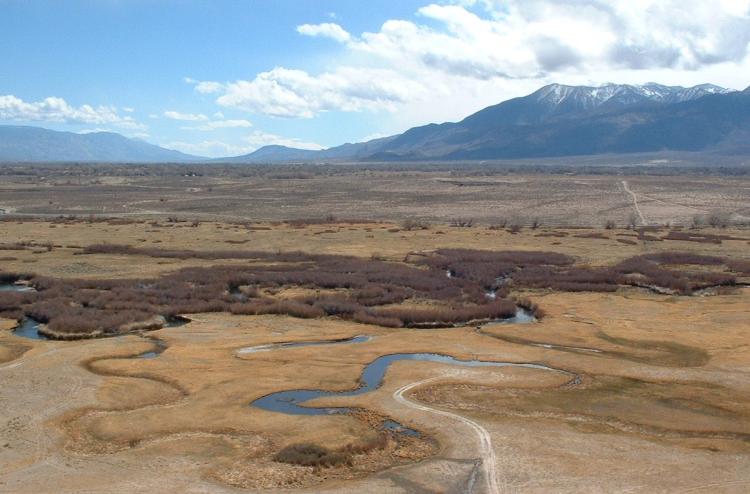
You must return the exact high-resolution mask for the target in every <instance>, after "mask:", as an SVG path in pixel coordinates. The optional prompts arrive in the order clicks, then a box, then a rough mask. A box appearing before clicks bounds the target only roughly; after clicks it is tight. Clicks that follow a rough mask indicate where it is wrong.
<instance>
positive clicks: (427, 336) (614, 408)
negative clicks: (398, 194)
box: [0, 181, 750, 494]
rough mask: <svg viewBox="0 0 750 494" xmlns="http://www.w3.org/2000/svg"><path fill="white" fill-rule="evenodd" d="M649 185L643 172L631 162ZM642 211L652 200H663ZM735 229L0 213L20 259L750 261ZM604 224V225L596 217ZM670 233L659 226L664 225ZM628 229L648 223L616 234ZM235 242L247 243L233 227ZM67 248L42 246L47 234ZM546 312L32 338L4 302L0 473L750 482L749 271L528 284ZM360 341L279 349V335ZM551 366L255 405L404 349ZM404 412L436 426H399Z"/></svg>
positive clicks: (243, 322)
mask: <svg viewBox="0 0 750 494" xmlns="http://www.w3.org/2000/svg"><path fill="white" fill-rule="evenodd" d="M629 185H630V188H631V189H633V190H637V189H636V187H635V185H634V184H633V183H631V182H630V181H629ZM644 214H645V213H644ZM701 231H702V232H703V233H713V234H716V235H719V234H721V235H725V236H729V237H732V239H729V240H726V239H725V240H722V241H721V242H720V243H718V244H717V243H700V242H694V241H679V240H660V241H648V240H643V239H637V238H635V237H634V235H635V234H634V233H633V232H632V231H625V230H611V231H610V230H607V231H605V230H603V229H602V228H599V229H568V230H566V229H561V228H547V227H543V228H540V229H538V230H531V229H524V230H522V231H521V232H520V233H516V234H511V233H509V232H507V231H506V230H502V229H501V230H490V229H488V228H486V227H474V228H452V227H449V226H447V225H440V226H433V227H432V228H430V229H428V230H415V231H406V230H403V229H401V228H400V227H399V226H398V225H396V224H392V223H371V224H352V223H347V224H341V223H335V222H331V223H327V224H322V225H297V226H294V225H288V224H280V225H279V224H269V223H258V224H254V225H253V227H252V228H247V227H246V226H244V225H240V224H232V223H221V222H202V223H200V224H198V225H194V226H193V225H192V224H190V223H179V222H176V223H174V222H173V223H168V222H166V221H162V222H160V223H158V224H156V225H155V224H152V223H150V222H148V221H137V222H132V223H126V224H122V223H118V222H116V221H112V222H86V221H67V222H62V221H60V222H49V221H20V222H15V221H14V222H2V223H0V235H1V236H2V238H3V243H4V244H5V245H6V247H8V246H10V245H11V244H18V245H20V244H23V245H22V247H23V248H20V247H17V248H14V249H13V250H8V249H6V250H2V251H1V252H0V256H2V257H3V260H2V261H0V262H1V264H0V267H1V268H2V270H3V271H29V272H34V273H37V274H40V275H47V276H54V277H59V278H78V277H87V278H103V279H107V278H127V277H137V278H147V277H156V276H159V275H160V274H163V273H168V272H171V271H174V270H175V269H178V268H180V267H187V266H211V265H216V264H222V265H226V264H234V263H237V264H240V263H242V262H243V261H241V260H237V259H235V260H232V259H229V260H223V261H215V260H214V261H209V260H199V259H159V258H152V257H149V256H143V255H115V254H91V255H81V248H82V247H85V246H87V245H90V244H95V243H101V242H105V241H108V242H111V243H121V244H128V245H135V246H152V247H157V246H158V247H159V248H164V249H167V248H181V249H192V250H196V251H214V250H221V249H233V250H242V249H246V250H267V251H275V250H282V251H290V250H304V251H307V252H316V253H321V252H325V253H340V254H351V255H357V256H362V257H372V256H377V257H379V258H383V259H388V260H392V261H394V262H400V261H401V260H403V259H404V257H405V256H406V255H407V254H408V253H409V252H414V251H427V250H432V249H436V248H439V247H464V248H476V249H489V250H545V251H555V252H561V253H568V254H571V255H573V256H575V257H576V259H577V260H578V261H579V262H580V263H585V264H590V265H599V266H603V265H610V264H613V263H615V262H617V261H619V260H622V259H625V258H627V257H631V256H633V255H637V254H642V253H653V252H660V251H688V252H694V253H698V254H712V255H722V256H727V257H729V258H732V259H744V260H748V254H747V252H748V251H747V247H748V242H750V233H749V232H748V231H747V230H739V229H737V230H715V231H714V230H710V231H704V230H701ZM592 233H599V234H601V237H603V238H599V237H596V236H592V235H591V234H592ZM664 233H665V231H661V232H658V233H655V234H654V235H658V236H661V237H663V236H664ZM618 238H627V239H629V240H633V242H632V243H622V242H618V241H617V239H618ZM230 241H231V243H227V242H230ZM45 245H51V247H50V248H49V249H48V248H44V247H41V246H45ZM523 295H524V296H527V297H529V298H531V299H532V300H533V301H534V302H536V303H537V304H539V306H540V307H541V308H542V309H543V310H544V312H545V314H546V315H545V317H544V318H543V319H542V320H541V321H539V322H537V323H531V324H492V325H486V326H482V327H481V328H477V327H474V326H468V327H457V328H448V329H432V330H424V329H403V328H399V329H388V328H382V327H377V326H371V325H366V324H357V323H354V322H349V321H341V320H334V319H297V318H291V317H287V316H270V315H266V316H235V315H229V314H225V313H216V314H188V315H187V316H188V317H189V318H190V319H191V322H190V323H188V324H186V325H184V326H181V327H173V328H164V329H161V330H158V331H152V332H148V333H147V334H145V335H144V336H149V337H151V338H157V339H159V340H161V341H163V342H164V343H165V344H166V349H165V350H164V351H163V353H161V354H158V355H157V356H155V358H138V357H139V356H141V355H142V354H143V353H144V352H148V351H149V350H152V349H153V347H154V342H153V340H149V339H147V338H144V337H142V336H138V335H128V336H122V337H117V338H105V339H93V340H85V341H72V342H65V341H44V340H30V339H24V338H20V337H18V336H16V335H14V334H13V333H12V331H11V329H12V327H13V325H14V322H12V321H8V320H2V321H1V322H0V323H1V324H2V326H0V329H1V331H0V382H1V383H2V386H0V411H1V412H0V430H1V431H2V432H1V433H0V437H2V444H0V492H13V493H47V492H49V493H52V492H56V493H57V492H69V493H73V492H76V493H80V492H111V493H125V492H143V491H147V490H153V491H157V492H190V493H204V492H212V493H213V492H227V493H229V492H248V491H250V492H256V491H267V492H276V491H279V490H281V489H290V490H292V491H294V492H342V493H343V492H373V493H374V492H378V493H380V492H404V493H406V492H416V493H432V492H456V493H458V492H489V493H495V492H504V493H515V492H524V493H526V492H529V493H546V492H561V493H598V492H631V493H644V494H645V493H654V492H665V493H672V492H681V493H688V492H690V493H709V492H710V493H716V492H719V493H741V492H747V491H748V489H750V345H749V344H748V342H749V341H750V325H748V320H750V289H748V288H741V287H738V288H736V289H733V290H727V291H722V292H721V293H720V294H717V295H712V296H692V297H686V296H673V295H659V294H654V293H650V292H647V291H645V290H640V289H636V288H627V289H621V290H619V291H617V292H614V293H587V292H583V293H563V292H552V291H549V290H544V291H541V290H536V291H527V292H525V293H523ZM360 335H367V336H370V337H371V338H370V339H369V340H366V341H365V340H362V341H359V340H358V341H357V342H356V343H350V344H347V343H341V344H323V345H318V346H298V347H281V348H274V349H270V350H267V351H256V352H250V353H248V352H240V350H241V349H243V348H246V347H252V346H258V345H267V344H272V343H281V342H302V341H315V340H338V339H347V338H352V337H355V336H360ZM412 352H414V353H416V352H424V353H438V354H443V355H450V356H454V357H456V358H459V359H464V360H483V361H501V362H508V363H524V364H535V365H532V366H526V367H519V366H508V367H464V366H457V365H449V364H445V363H439V362H421V361H399V362H396V363H394V364H393V365H392V366H391V367H390V368H389V369H388V371H387V372H386V375H385V380H384V383H383V385H382V386H381V387H379V388H378V389H376V390H374V391H372V392H370V393H365V394H361V395H358V396H348V397H345V396H339V397H330V398H324V399H319V400H317V401H315V402H310V403H307V404H306V405H314V406H347V407H353V408H356V409H358V410H360V412H358V413H355V414H350V415H338V414H336V415H318V416H302V415H286V414H282V413H278V412H272V411H267V410H262V409H259V408H255V407H251V406H250V403H251V402H252V401H253V400H255V399H257V398H260V397H262V396H265V395H268V394H269V393H273V392H276V391H281V390H289V389H326V390H347V389H352V388H355V387H356V386H357V381H358V378H359V375H360V373H361V372H362V369H363V368H364V367H365V366H366V365H367V364H368V363H370V362H372V361H373V360H375V359H376V358H377V357H379V356H382V355H388V354H393V353H412ZM383 419H392V420H396V421H398V422H400V423H401V424H403V425H405V426H407V427H409V428H411V429H415V430H417V431H419V433H420V435H419V436H409V435H405V434H391V433H386V434H385V435H384V436H383V437H385V439H384V440H382V441H381V440H379V437H380V436H382V435H383V434H382V433H381V432H379V430H378V424H380V423H381V421H382V420H383ZM300 443H314V444H317V445H321V446H324V447H326V448H329V449H331V450H337V449H341V450H344V448H346V447H347V446H349V448H350V449H349V450H350V451H354V453H353V454H352V455H351V458H350V461H349V463H348V464H339V465H337V466H333V467H329V468H315V467H312V466H298V465H292V464H288V463H280V462H278V461H275V460H274V457H275V455H276V454H277V453H279V451H281V450H282V449H283V448H284V447H286V446H289V445H293V444H300Z"/></svg>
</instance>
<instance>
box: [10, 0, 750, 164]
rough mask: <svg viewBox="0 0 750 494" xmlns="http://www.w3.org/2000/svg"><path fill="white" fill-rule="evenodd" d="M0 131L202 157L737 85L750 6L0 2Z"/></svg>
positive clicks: (534, 1) (735, 2) (749, 33)
mask: <svg viewBox="0 0 750 494" xmlns="http://www.w3.org/2000/svg"><path fill="white" fill-rule="evenodd" d="M0 33H2V35H1V36H0V124H28V125H38V126H42V127H47V128H53V129H57V130H70V131H75V132H84V131H92V130H111V131H115V132H120V133H123V134H124V135H128V136H131V137H139V138H142V139H145V140H148V141H149V142H154V143H157V144H160V145H164V146H167V147H172V148H176V149H180V150H182V151H186V152H191V153H195V154H201V155H210V156H219V155H232V154H241V153H244V152H249V151H252V150H253V149H255V148H257V147H259V146H262V145H264V144H274V143H278V144H286V145H296V146H301V147H316V146H331V145H337V144H341V143H343V142H351V141H360V140H363V139H367V138H371V137H376V136H381V135H388V134H392V133H396V132H400V131H403V130H405V129H406V128H408V127H410V126H413V125H418V124H424V123H429V122H432V121H445V120H456V119H460V118H462V117H463V116H466V115H467V114H469V113H471V112H473V111H476V110H478V109H480V108H482V107H484V106H487V105H489V104H494V103H497V102H499V101H502V100H504V99H507V98H510V97H513V96H520V95H523V94H527V93H529V92H531V91H533V90H534V89H536V88H538V87H539V86H541V85H543V84H546V83H549V82H563V83H570V84H600V83H605V82H627V83H643V82H649V81H652V80H653V81H656V82H662V83H667V84H681V85H692V84H698V83H702V82H713V83H716V84H720V85H724V86H728V87H734V88H738V89H741V88H744V87H746V86H747V85H748V84H750V63H749V62H748V43H750V0H717V1H712V2H708V1H702V0H701V1H699V0H683V1H680V2H677V1H670V0H659V1H657V0H633V1H628V2H608V1H604V0H575V1H571V2H560V1H553V0H508V1H501V0H456V1H441V2H434V3H431V2H429V1H412V0H399V1H398V2H395V1H377V0H368V1H359V0H348V1H325V0H320V1H306V0H273V1H271V0H268V1H221V0H213V1H191V0H180V1H178V0H170V1H167V0H88V1H83V0H77V1H76V0H66V1H56V0H47V1H35V0H26V1H21V0H0Z"/></svg>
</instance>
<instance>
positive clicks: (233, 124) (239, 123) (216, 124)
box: [183, 120, 253, 131]
mask: <svg viewBox="0 0 750 494" xmlns="http://www.w3.org/2000/svg"><path fill="white" fill-rule="evenodd" d="M252 126H253V124H252V123H250V122H249V121H247V120H213V121H211V122H206V123H205V124H202V125H198V126H195V127H183V129H185V130H203V131H211V130H217V129H239V128H248V127H252Z"/></svg>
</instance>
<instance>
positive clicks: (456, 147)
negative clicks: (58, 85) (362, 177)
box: [0, 83, 750, 163]
mask: <svg viewBox="0 0 750 494" xmlns="http://www.w3.org/2000/svg"><path fill="white" fill-rule="evenodd" d="M658 151H703V152H719V153H724V154H732V155H745V154H750V88H748V89H745V90H744V91H733V90H729V89H725V88H721V87H718V86H714V85H710V84H702V85H699V86H694V87H689V88H684V87H680V86H664V85H660V84H654V83H649V84H645V85H627V84H606V85H603V86H598V87H589V86H565V85H561V84H551V85H548V86H545V87H543V88H541V89H539V90H538V91H536V92H534V93H532V94H530V95H528V96H524V97H520V98H514V99H511V100H508V101H504V102H502V103H500V104H497V105H494V106H490V107H487V108H485V109H483V110H480V111H479V112H477V113H474V114H472V115H469V116H468V117H466V118H465V119H463V120H461V121H460V122H448V123H443V124H429V125H425V126H421V127H414V128H412V129H409V130H407V131H406V132H404V133H403V134H398V135H394V136H390V137H385V138H380V139H375V140H371V141H367V142H362V143H353V144H352V143H348V144H343V145H341V146H336V147H332V148H329V149H323V150H316V151H311V150H304V149H295V148H290V147H285V146H278V145H273V146H264V147H262V148H260V149H258V150H256V151H254V152H253V153H250V154H247V155H243V156H237V157H231V158H220V159H217V160H211V161H214V162H223V163H280V162H329V161H348V162H356V161H420V160H441V161H442V160H446V161H450V160H489V159H517V158H543V157H561V156H576V155H596V154H608V153H637V152H658ZM50 160H54V161H128V162H148V161H170V162H181V161H195V160H200V161H207V160H206V159H205V158H199V157H195V156H189V155H185V154H182V153H179V152H177V151H172V150H167V149H163V148H160V147H158V146H154V145H151V144H147V143H145V142H143V141H138V140H132V139H127V138H125V137H123V136H120V135H118V134H112V133H94V134H72V133H64V132H54V131H49V130H45V129H38V128H34V127H8V126H0V161H50Z"/></svg>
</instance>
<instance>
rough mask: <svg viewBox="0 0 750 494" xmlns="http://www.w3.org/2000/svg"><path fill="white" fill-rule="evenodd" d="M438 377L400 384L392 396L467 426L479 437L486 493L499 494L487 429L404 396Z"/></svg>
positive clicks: (494, 462)
mask: <svg viewBox="0 0 750 494" xmlns="http://www.w3.org/2000/svg"><path fill="white" fill-rule="evenodd" d="M438 379H440V377H431V378H429V379H423V380H421V381H417V382H413V383H410V384H407V385H405V386H402V387H400V388H399V389H397V390H396V391H395V392H394V393H393V398H394V399H395V400H396V401H397V402H399V403H401V404H402V405H405V406H407V407H409V408H412V409H415V410H420V411H423V412H429V413H434V414H437V415H442V416H444V417H448V418H451V419H453V420H456V421H458V422H461V423H462V424H465V425H467V426H469V427H470V428H471V429H472V430H473V431H474V432H475V433H476V434H477V436H478V437H479V454H480V457H481V459H482V465H483V466H484V474H485V481H486V482H487V492H488V494H499V493H500V488H499V486H498V481H497V468H496V463H497V461H496V458H495V450H494V449H493V448H492V437H491V436H490V433H489V432H487V429H485V428H484V427H482V426H481V425H479V424H478V423H476V422H474V421H473V420H471V419H467V418H466V417H462V416H461V415H458V414H455V413H451V412H447V411H445V410H439V409H437V408H431V407H428V406H427V405H423V404H421V403H415V402H413V401H411V400H409V399H408V398H406V397H405V396H404V394H405V393H408V392H409V391H411V390H412V389H414V388H416V387H417V386H422V385H424V384H429V383H432V382H435V381H437V380H438Z"/></svg>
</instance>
